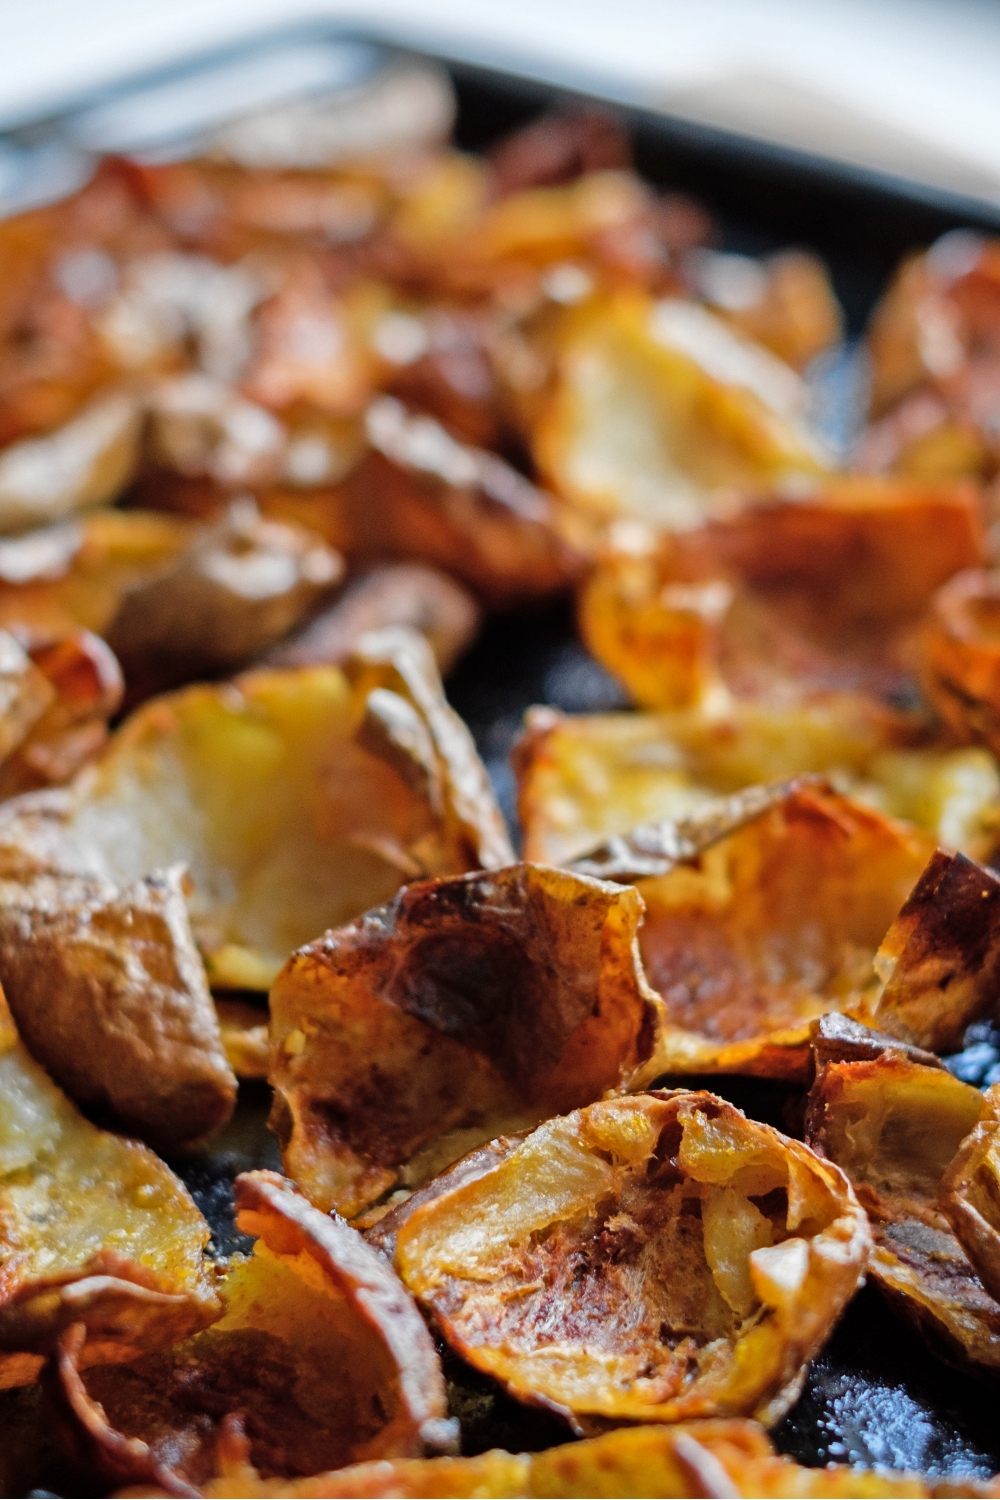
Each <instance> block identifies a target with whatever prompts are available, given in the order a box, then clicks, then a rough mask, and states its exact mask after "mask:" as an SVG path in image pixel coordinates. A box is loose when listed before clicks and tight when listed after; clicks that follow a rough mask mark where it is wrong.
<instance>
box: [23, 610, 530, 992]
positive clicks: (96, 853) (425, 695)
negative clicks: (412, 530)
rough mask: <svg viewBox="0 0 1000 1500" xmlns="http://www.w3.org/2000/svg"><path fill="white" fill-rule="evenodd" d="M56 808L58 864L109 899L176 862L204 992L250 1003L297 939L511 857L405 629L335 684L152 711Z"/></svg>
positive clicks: (157, 705)
mask: <svg viewBox="0 0 1000 1500" xmlns="http://www.w3.org/2000/svg"><path fill="white" fill-rule="evenodd" d="M69 797H70V800H69V804H68V813H67V817H66V827H65V829H64V830H63V834H62V837H61V840H60V841H58V842H59V848H58V850H57V851H55V852H54V853H53V854H52V856H51V857H52V858H53V859H54V860H55V862H56V864H57V866H58V868H59V869H61V870H64V871H67V872H72V873H77V874H81V873H84V874H88V875H93V874H99V875H102V876H104V877H106V878H107V879H109V880H111V881H113V882H114V883H115V884H116V885H118V886H123V885H125V886H127V885H131V884H132V883H133V882H134V881H136V880H141V879H143V878H144V877H145V876H146V875H148V874H149V873H150V872H151V871H152V870H156V869H163V868H165V867H169V866H170V865H172V864H174V863H178V862H183V863H185V864H186V865H187V867H188V870H189V873H190V876H191V880H192V890H191V894H190V910H191V919H192V926H193V929H194V932H195V936H196V938H197V940H198V944H199V947H200V948H201V951H202V954H203V956H204V958H205V961H206V966H207V968H208V972H209V978H210V979H211V981H212V983H213V984H215V985H217V986H220V987H222V988H237V989H240V988H242V989H267V988H268V987H269V985H270V983H271V981H272V980H273V978H274V976H275V975H276V974H277V973H278V971H279V969H280V968H281V966H282V964H283V963H284V962H285V959H286V958H287V956H288V954H289V953H290V952H291V951H292V950H293V949H294V948H295V947H297V946H298V945H299V944H300V943H303V942H307V941H308V940H309V939H311V938H313V937H315V936H316V934H317V933H319V932H322V931H323V930H324V929H325V928H327V927H329V926H335V925H337V924H338V923H340V922H343V921H348V920H350V919H351V918H352V917H354V916H356V915H357V914H358V913H359V912H361V911H364V910H366V909H367V908H369V907H371V906H375V905H377V904H378V903H379V902H380V901H384V900H387V899H388V898H389V897H390V896H391V895H392V894H393V893H394V892H395V891H396V890H398V888H399V886H400V884H401V883H402V881H403V880H404V879H406V878H414V877H419V876H421V875H437V874H452V873H457V872H459V871H462V870H466V869H474V868H481V867H489V866H494V865H502V864H506V863H508V862H509V860H510V859H511V858H512V853H511V848H510V841H509V839H508V837H507V832H506V828H505V826H504V823H503V818H502V816H501V814H500V811H499V808H498V807H497V804H496V801H495V798H494V796H493V793H492V791H491V789H490V786H489V780H488V777H487V775H486V771H485V768H484V767H483V765H482V763H481V761H480V760H479V758H478V756H477V755H476V751H475V747H474V745H473V742H472V738H471V736H470V734H469V732H468V730H467V729H466V727H465V725H464V724H463V723H462V722H461V720H460V719H459V718H458V716H457V715H456V714H455V713H454V712H453V711H452V710H451V708H449V706H448V704H447V702H446V700H445V697H444V693H443V690H442V687H441V682H440V678H439V677H438V675H437V670H436V668H435V666H434V660H433V657H432V655H431V652H430V649H429V647H428V646H427V643H426V642H425V641H424V640H423V639H422V637H420V636H418V635H416V634H415V633H414V632H411V631H401V630H395V631H393V630H388V631H381V632H376V633H374V634H372V635H369V636H366V637H364V638H363V640H362V641H361V642H360V643H359V646H358V649H357V650H356V651H355V653H354V655H353V656H352V658H351V659H350V661H349V662H347V663H346V664H345V667H344V669H343V670H342V669H341V668H338V667H324V666H320V667H302V668H295V669H288V670H284V671H281V670H275V671H271V672H255V673H250V674H247V675H246V676H243V677H241V678H239V679H238V680H237V681H236V682H233V683H223V684H213V685H196V686H193V687H189V688H185V689H182V690H181V691H179V692H177V693H173V694H168V695H166V696H164V697H162V698H158V699H154V700H152V701H151V702H149V703H148V704H146V705H145V706H144V707H143V708H141V709H139V710H138V711H137V712H136V713H134V714H132V715H131V716H130V717H129V718H128V719H127V720H126V721H125V723H124V724H123V725H122V727H121V728H120V729H119V730H118V731H117V732H116V733H115V734H114V735H113V736H112V738H111V740H110V741H109V742H108V745H107V746H106V748H105V750H104V751H103V753H102V755H101V756H100V758H99V760H98V761H97V762H96V763H95V765H94V766H92V767H89V768H88V770H87V771H86V772H85V773H84V774H83V776H81V778H79V779H78V780H77V781H76V782H75V783H74V785H73V788H72V791H71V793H70V794H69ZM31 806H33V804H22V803H21V802H19V801H15V802H14V803H12V804H10V807H11V808H12V809H14V813H16V812H17V810H18V809H22V808H23V809H27V808H29V807H31ZM14 813H11V816H13V815H14Z"/></svg>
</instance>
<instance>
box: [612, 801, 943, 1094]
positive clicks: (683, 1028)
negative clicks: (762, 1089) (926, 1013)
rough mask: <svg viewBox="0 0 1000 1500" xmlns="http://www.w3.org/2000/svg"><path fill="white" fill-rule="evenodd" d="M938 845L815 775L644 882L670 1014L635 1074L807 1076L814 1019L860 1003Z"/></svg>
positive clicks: (652, 946)
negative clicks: (887, 937) (888, 935)
mask: <svg viewBox="0 0 1000 1500" xmlns="http://www.w3.org/2000/svg"><path fill="white" fill-rule="evenodd" d="M741 795H743V796H746V795H748V793H743V794H741ZM732 801H733V802H734V803H738V801H739V796H737V797H735V798H733V799H732ZM696 822H697V819H696V818H693V819H691V820H690V825H689V826H691V827H693V826H694V825H695V824H696ZM931 852H932V846H931V844H930V840H929V839H927V837H926V835H924V834H922V833H920V832H919V831H918V830H917V829H915V828H911V827H907V826H906V825H904V824H902V823H896V822H894V821H893V820H892V819H890V818H886V817H884V816H883V815H882V814H881V813H878V812H875V811H874V810H873V809H871V808H868V807H865V806H863V805H862V804H861V803H858V802H854V801H852V800H851V799H850V798H848V797H842V796H840V795H839V794H838V793H836V792H834V791H832V789H831V788H829V787H828V786H825V785H822V784H820V785H809V786H804V787H799V788H798V789H793V790H791V791H790V792H789V793H788V795H787V797H785V798H784V799H783V800H782V801H780V802H779V803H777V805H775V806H772V807H771V808H770V809H769V810H767V811H765V812H763V813H762V814H761V815H760V816H759V817H758V818H756V819H755V820H754V821H753V822H750V823H748V824H747V825H746V826H745V827H743V828H740V829H738V830H737V832H735V833H732V834H730V835H729V836H728V837H726V838H722V839H720V840H719V841H718V842H717V843H715V844H713V845H711V846H710V847H709V848H707V849H705V850H704V851H703V852H702V854H701V855H700V856H699V857H698V858H697V859H696V860H693V861H691V862H689V863H686V864H678V865H677V867H676V868H675V869H673V870H671V871H669V873H667V874H665V875H661V876H658V877H655V878H651V879H646V880H641V881H640V882H639V890H640V892H641V894H642V897H643V900H644V901H645V902H646V921H645V923H644V925H643V928H642V930H641V932H640V934H639V948H640V952H641V954H642V959H643V964H644V966H645V970H646V974H647V977H648V979H649V982H650V984H651V985H652V986H653V988H654V989H655V990H656V991H657V992H658V993H659V994H660V995H661V996H662V997H663V1000H664V1004H665V1006H666V1010H667V1017H666V1021H665V1023H664V1025H663V1026H662V1027H661V1029H660V1032H659V1036H658V1040H657V1046H656V1050H655V1052H654V1054H653V1057H652V1058H651V1060H650V1062H649V1063H648V1064H646V1066H645V1068H644V1069H643V1071H642V1073H641V1075H640V1080H641V1081H642V1082H652V1081H653V1080H655V1079H656V1078H657V1077H659V1076H661V1075H663V1074H668V1073H669V1074H684V1073H691V1072H719V1073H727V1072H732V1073H740V1072H744V1073H751V1074H754V1075H756V1076H761V1077H779V1078H800V1079H803V1080H806V1079H807V1078H808V1076H809V1069H810V1059H809V1024H810V1022H811V1021H812V1020H814V1019H815V1018H816V1017H817V1016H819V1015H821V1014H822V1013H824V1012H825V1011H829V1010H835V1009H836V1010H841V1009H847V1010H850V1009H852V1008H854V1007H857V1006H859V1005H860V1004H861V1003H862V1000H863V997H864V992H865V990H866V988H867V987H870V986H872V985H873V984H874V983H875V978H874V974H873V971H872V967H871V965H872V960H873V958H874V955H875V952H876V950H877V948H878V945H879V943H880V941H881V940H882V938H883V936H884V934H885V931H886V929H887V928H888V927H889V925H890V923H891V922H892V920H893V918H894V917H895V915H896V913H897V912H898V910H899V908H900V906H901V905H902V903H903V902H904V901H905V899H906V897H907V895H908V893H909V891H910V889H911V888H912V886H913V885H914V884H915V882H916V881H917V879H918V877H919V875H920V872H921V870H922V868H923V867H924V865H925V863H926V861H927V858H928V856H929V854H930V853H931ZM915 1039H916V1040H920V1038H915Z"/></svg>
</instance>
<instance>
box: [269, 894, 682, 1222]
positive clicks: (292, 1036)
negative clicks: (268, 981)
mask: <svg viewBox="0 0 1000 1500" xmlns="http://www.w3.org/2000/svg"><path fill="white" fill-rule="evenodd" d="M641 917H642V902H641V900H640V898H639V897H638V895H637V894H636V892H635V891H634V890H632V889H629V888H622V887H617V886H611V885H607V884H605V883H603V882H600V881H595V880H588V879H584V878H582V877H579V876H576V875H572V874H570V873H568V872H564V871H557V870H552V869H546V868H545V867H542V866H532V865H514V866H511V867H509V868H507V869H503V870H498V871H495V872H491V873H488V874H482V875H479V874H475V875H468V876H462V877H458V878H455V879H451V880H439V881H435V882H424V883H421V884H417V885H413V886H409V887H407V888H405V889H404V890H403V891H401V892H400V893H399V895H398V896H397V897H396V899H395V900H394V901H393V902H392V903H391V904H390V905H389V906H385V907H381V908H379V909H377V910H375V911H372V912H369V913H367V914H366V915H365V916H364V917H361V918H359V919H358V920H357V921H356V922H354V923H352V924H351V925H350V926H349V927H345V928H341V929H340V930H339V931H337V932H330V933H327V934H326V936H325V937H323V938H321V939H319V940H317V941H316V942H315V943H311V944H309V945H308V946H307V947H305V948H302V949H300V950H299V952H297V953H295V954H293V956H292V958H291V959H290V960H289V962H288V964H287V965H286V967H285V969H284V970H283V971H282V973H281V974H280V975H279V977H278V980H277V982H276V983H275V986H274V988H273V990H272V991H271V1059H272V1061H271V1081H272V1082H273V1083H274V1085H275V1088H276V1105H275V1111H274V1124H275V1127H276V1129H277V1130H278V1132H279V1135H280V1136H281V1138H282V1145H283V1159H284V1163H285V1168H286V1170H287V1171H288V1172H289V1173H290V1174H291V1175H293V1176H294V1177H295V1178H296V1180H297V1181H299V1182H300V1183H301V1184H302V1186H303V1187H304V1188H305V1190H306V1192H307V1193H308V1194H309V1196H310V1198H312V1200H313V1201H314V1202H316V1203H317V1204H318V1205H319V1206H320V1207H323V1208H326V1207H330V1206H335V1207H337V1208H339V1209H340V1210H341V1211H342V1212H345V1213H349V1214H356V1213H357V1212H358V1211H359V1210H360V1209H362V1208H364V1207H365V1206H367V1205H368V1204H370V1203H371V1202H373V1201H374V1199H375V1198H377V1197H378V1196H379V1195H380V1194H381V1193H383V1192H384V1191H386V1190H387V1189H388V1188H390V1187H392V1186H393V1185H394V1184H395V1183H396V1182H397V1181H399V1180H400V1174H401V1173H402V1174H403V1178H402V1180H403V1181H405V1182H406V1183H407V1184H409V1185H411V1186H412V1185H415V1184H416V1183H418V1182H420V1181H422V1180H424V1179H425V1178H426V1177H427V1176H429V1175H431V1174H432V1173H433V1171H434V1170H436V1169H437V1168H439V1167H441V1166H445V1165H447V1164H448V1163H449V1162H450V1161H453V1160H454V1159H455V1157H456V1156H458V1155H460V1154H462V1152H463V1151H467V1150H468V1149H470V1147H472V1146H474V1145H476V1144H478V1143H479V1142H480V1141H482V1140H484V1139H489V1137H490V1136H491V1135H493V1134H496V1133H497V1130H498V1129H506V1130H510V1129H512V1128H518V1129H521V1128H527V1127H530V1126H531V1125H534V1124H537V1122H538V1121H539V1120H541V1119H544V1118H545V1116H546V1115H547V1114H551V1113H553V1112H557V1111H559V1110H561V1109H567V1108H572V1107H574V1106H576V1105H578V1104H580V1103H589V1102H590V1101H591V1100H593V1099H596V1098H599V1097H600V1095H601V1094H602V1093H603V1092H604V1091H605V1090H606V1089H617V1088H621V1087H623V1086H625V1085H627V1083H628V1081H629V1079H630V1077H631V1075H632V1074H633V1073H634V1072H635V1070H636V1068H637V1067H638V1066H639V1065H640V1064H642V1063H643V1062H645V1061H646V1059H647V1058H648V1057H649V1054H650V1050H651V1048H652V1045H653V1035H654V1031H655V1026H656V1021H657V1016H658V1012H659V1004H658V1001H657V999H656V997H655V996H654V995H653V994H652V992H651V991H650V990H649V988H648V986H647V985H646V983H645V981H644V978H643V976H642V970H641V967H640V965H639V963H638V957H637V954H636V950H635V934H636V929H637V927H638V925H639V922H640V920H641ZM414 1158H417V1160H414ZM404 1169H406V1170H405V1171H404Z"/></svg>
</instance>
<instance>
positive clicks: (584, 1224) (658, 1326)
mask: <svg viewBox="0 0 1000 1500" xmlns="http://www.w3.org/2000/svg"><path fill="white" fill-rule="evenodd" d="M499 1144H500V1145H502V1144H503V1143H499ZM654 1163H655V1164H656V1165H654ZM455 1173H456V1176H455V1186H454V1187H453V1188H452V1189H451V1190H450V1191H449V1179H448V1175H447V1174H446V1176H445V1177H444V1178H440V1179H438V1182H437V1183H436V1184H435V1185H434V1186H433V1187H432V1188H431V1189H428V1190H427V1192H426V1196H423V1197H418V1199H417V1200H416V1201H415V1206H414V1207H413V1208H412V1211H411V1212H410V1213H409V1214H407V1212H406V1209H405V1206H404V1208H403V1210H401V1211H400V1212H401V1220H400V1223H399V1226H398V1229H397V1232H396V1252H395V1253H396V1264H397V1265H398V1266H399V1269H400V1273H401V1275H402V1277H403V1279H404V1281H405V1282H406V1283H407V1285H408V1286H409V1287H410V1288H411V1290H412V1291H414V1293H415V1294H416V1295H417V1297H418V1298H419V1299H420V1300H421V1301H422V1302H423V1303H424V1305H425V1306H426V1307H427V1308H428V1309H429V1310H431V1311H432V1312H433V1314H434V1317H435V1319H436V1320H437V1322H438V1325H439V1326H440V1327H441V1329H442V1331H443V1332H444V1334H445V1337H446V1338H447V1339H448V1340H449V1342H451V1343H452V1344H453V1346H454V1347H455V1348H457V1349H458V1350H459V1351H460V1352H461V1353H462V1354H463V1356H464V1357H465V1358H466V1359H468V1360H469V1361H470V1362H471V1363H473V1364H474V1365H475V1366H476V1367H477V1368H478V1369H482V1370H485V1371H487V1372H489V1373H490V1374H492V1375H494V1376H495V1377H496V1378H498V1379H499V1380H501V1381H502V1382H503V1383H504V1384H505V1385H506V1386H507V1387H508V1389H509V1390H510V1391H511V1392H512V1393H513V1394H514V1395H516V1396H518V1397H519V1398H520V1399H522V1400H526V1401H539V1402H543V1403H544V1404H546V1405H549V1406H554V1407H555V1408H556V1409H558V1410H561V1411H563V1412H564V1413H566V1414H571V1417H572V1420H573V1421H574V1422H575V1424H576V1425H577V1428H578V1430H580V1429H583V1430H586V1427H587V1423H588V1422H593V1421H599V1420H600V1419H617V1420H619V1421H621V1420H630V1421H636V1420H639V1421H678V1420H682V1419H685V1418H687V1417H690V1416H694V1415H699V1416H707V1415H716V1414H719V1415H722V1414H728V1415H735V1414H747V1415H749V1414H754V1413H755V1414H757V1415H759V1416H761V1417H762V1419H764V1420H767V1421H773V1420H777V1418H778V1416H779V1415H780V1414H781V1412H783V1411H784V1410H785V1409H786V1408H787V1405H788V1404H789V1402H790V1400H791V1399H793V1397H792V1394H791V1392H792V1389H793V1387H794V1384H795V1381H796V1379H797V1371H798V1369H799V1368H800V1364H799V1362H800V1361H801V1360H802V1359H807V1358H809V1357H811V1354H812V1353H814V1352H815V1351H816V1350H817V1349H818V1347H819V1346H820V1344H821V1343H822V1342H823V1341H824V1339H825V1338H826V1337H827V1335H828V1334H829V1331H830V1329H831V1328H832V1325H833V1322H834V1321H835V1319H836V1317H837V1315H838V1313H839V1310H840V1308H841V1307H842V1306H843V1304H844V1301H845V1300H846V1298H848V1297H849V1296H850V1295H851V1294H852V1292H853V1290H854V1287H855V1286H856V1284H857V1280H858V1277H859V1276H860V1273H861V1268H862V1265H863V1262H864V1258H865V1255H866V1253H867V1230H866V1227H865V1225H864V1215H863V1214H862V1212H861V1210H860V1209H859V1208H858V1207H857V1205H856V1203H855V1201H854V1199H853V1196H852V1194H851V1193H850V1191H849V1189H848V1188H847V1185H846V1182H845V1180H844V1179H843V1178H842V1177H840V1175H839V1174H836V1175H830V1174H828V1173H827V1172H826V1171H825V1169H824V1168H823V1167H822V1165H821V1164H820V1163H819V1162H818V1160H817V1159H816V1158H815V1157H814V1156H813V1155H812V1153H811V1152H809V1151H808V1150H807V1149H805V1148H803V1147H801V1146H799V1145H797V1144H796V1143H793V1142H789V1141H786V1140H785V1138H784V1137H782V1136H780V1135H778V1133H777V1132H775V1131H772V1130H770V1129H769V1128H768V1127H766V1126H759V1125H754V1124H751V1123H750V1122H747V1121H746V1120H744V1118H743V1116H742V1115H740V1114H739V1113H738V1111H736V1110H733V1109H732V1107H731V1106H728V1105H723V1104H722V1103H721V1101H718V1100H715V1099H713V1098H712V1096H711V1095H705V1094H674V1095H642V1096H632V1097H630V1098H627V1099H618V1100H611V1101H607V1102H604V1103H600V1104H595V1105H591V1106H590V1107H589V1108H587V1109H585V1110H581V1111H578V1112H576V1113H574V1114H571V1115H567V1116H564V1117H561V1118H557V1119H554V1120H550V1121H549V1122H548V1123H547V1124H545V1125H543V1126H540V1127H539V1129H538V1130H536V1131H534V1132H533V1133H532V1134H531V1135H530V1136H528V1137H527V1139H526V1140H525V1141H524V1142H523V1143H522V1144H520V1145H516V1144H512V1146H511V1148H510V1149H509V1150H508V1151H507V1152H506V1153H505V1154H503V1155H502V1156H501V1158H500V1159H499V1161H497V1160H496V1159H495V1158H494V1159H492V1160H491V1159H488V1158H486V1157H484V1164H483V1166H482V1168H481V1169H480V1171H479V1172H478V1175H477V1174H476V1173H475V1172H473V1171H472V1170H471V1168H470V1171H468V1172H464V1173H463V1171H462V1165H461V1164H460V1165H459V1167H458V1168H456V1169H455ZM727 1192H728V1193H730V1194H731V1195H733V1196H731V1197H729V1198H728V1199H726V1198H725V1197H724V1195H725V1194H726V1193H727ZM751 1198H752V1199H756V1200H757V1202H756V1203H755V1204H754V1205H753V1207H754V1208H756V1209H757V1211H758V1213H759V1214H760V1216H761V1217H762V1218H766V1219H767V1220H768V1221H769V1224H768V1229H769V1231H770V1232H769V1233H768V1232H767V1231H766V1230H765V1229H764V1228H763V1226H762V1225H761V1224H759V1223H758V1221H757V1219H756V1218H755V1217H754V1216H753V1214H751V1212H750V1205H749V1200H750V1199H751ZM740 1199H742V1200H743V1203H741V1202H740ZM706 1203H707V1204H708V1205H709V1213H708V1217H707V1220H706V1219H705V1217H704V1206H705V1204H706ZM744 1204H746V1205H747V1206H746V1207H744ZM728 1207H737V1208H738V1218H737V1225H738V1233H739V1242H738V1243H734V1241H733V1240H732V1239H730V1237H729V1236H730V1234H731V1230H730V1227H729V1223H728V1215H727V1213H726V1209H727V1208H728ZM771 1238H773V1239H774V1240H775V1241H776V1243H775V1244H774V1245H770V1244H769V1243H768V1241H769V1239H771ZM713 1263H714V1267H715V1270H714V1271H713V1269H712V1266H713ZM725 1293H728V1297H729V1298H730V1299H731V1301H727V1298H726V1295H725ZM733 1303H735V1304H736V1307H738V1308H739V1311H736V1309H735V1308H734V1306H733Z"/></svg>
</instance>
